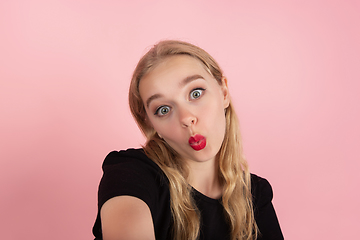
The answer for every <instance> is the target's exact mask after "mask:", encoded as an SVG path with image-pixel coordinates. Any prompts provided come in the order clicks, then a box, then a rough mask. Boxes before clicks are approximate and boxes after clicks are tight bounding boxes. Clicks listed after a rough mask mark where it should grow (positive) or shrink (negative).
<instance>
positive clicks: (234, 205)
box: [93, 41, 283, 240]
mask: <svg viewBox="0 0 360 240" xmlns="http://www.w3.org/2000/svg"><path fill="white" fill-rule="evenodd" d="M129 104H130V109H131V112H132V114H133V116H134V118H135V120H136V122H137V124H138V126H139V128H140V129H141V131H142V132H143V133H144V135H145V136H146V138H147V142H146V144H145V146H144V147H143V148H141V149H128V150H123V151H120V152H111V153H110V154H109V155H108V156H107V157H106V159H105V161H104V163H103V171H104V175H103V177H102V179H101V182H100V186H99V196H98V200H99V204H98V209H99V210H98V216H97V219H96V222H95V225H94V228H93V233H94V235H95V237H96V238H95V239H97V240H98V239H104V240H120V239H126V240H129V239H130V240H131V239H134V240H135V239H139V240H146V239H149V240H150V239H152V240H154V239H157V240H159V239H184V240H185V239H186V240H189V239H192V240H195V239H206V240H207V239H220V240H224V239H232V240H235V239H283V236H282V233H281V230H280V226H279V223H278V220H277V217H276V214H275V211H274V208H273V205H272V203H271V200H272V189H271V186H270V184H269V183H268V182H267V181H266V180H265V179H263V178H260V177H258V176H256V175H253V174H250V172H249V169H248V165H247V162H246V160H245V159H244V157H243V156H242V149H241V140H240V133H239V126H238V120H237V117H236V115H235V111H234V108H233V106H232V104H231V99H230V95H229V89H228V86H227V79H226V78H225V77H224V76H223V73H222V71H221V69H220V67H219V65H218V64H217V63H216V62H215V60H214V59H213V58H212V57H211V56H210V55H209V54H208V53H207V52H205V51H204V50H203V49H201V48H199V47H196V46H194V45H192V44H189V43H186V42H181V41H162V42H159V43H158V44H157V45H155V46H154V47H153V48H152V49H150V50H149V52H147V53H146V54H145V55H144V56H143V57H142V58H141V60H140V61H139V63H138V65H137V67H136V69H135V71H134V74H133V78H132V80H131V85H130V90H129Z"/></svg>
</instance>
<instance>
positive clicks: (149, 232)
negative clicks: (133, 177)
mask: <svg viewBox="0 0 360 240" xmlns="http://www.w3.org/2000/svg"><path fill="white" fill-rule="evenodd" d="M100 217H101V225H102V232H103V239H104V240H122V239H128V240H138V239H139V240H140V239H141V240H155V233H154V226H153V222H152V217H151V212H150V209H149V207H148V205H147V204H146V203H145V202H143V201H142V200H141V199H139V198H136V197H132V196H119V197H114V198H111V199H109V200H108V201H106V202H105V203H104V205H103V206H102V208H101V210H100Z"/></svg>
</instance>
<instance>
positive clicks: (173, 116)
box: [100, 55, 230, 240]
mask: <svg viewBox="0 0 360 240" xmlns="http://www.w3.org/2000/svg"><path fill="white" fill-rule="evenodd" d="M139 90H140V96H141V98H142V100H143V102H144V105H145V110H146V113H147V119H146V121H148V123H149V124H150V125H151V126H152V127H153V128H154V129H155V130H156V131H157V133H158V134H159V136H160V137H162V138H163V139H164V140H165V141H166V142H167V143H168V144H169V145H170V146H171V147H173V148H174V149H175V150H176V151H177V152H178V153H179V154H180V156H181V157H182V160H183V161H184V162H185V164H187V165H188V167H189V171H190V172H189V176H188V179H187V180H188V182H189V184H190V185H191V186H193V187H194V188H195V189H197V190H198V191H199V192H201V193H203V194H204V195H206V196H208V197H211V198H215V199H217V198H220V197H221V195H222V186H221V185H220V183H219V179H218V175H217V169H218V164H217V161H216V157H215V156H216V154H217V153H218V151H219V149H220V147H221V144H222V141H223V139H224V135H225V112H224V109H225V108H227V107H228V106H229V102H230V97H229V93H228V88H227V83H226V79H225V78H223V79H222V84H221V85H220V84H219V83H218V82H217V81H216V80H215V79H214V78H213V77H212V75H211V74H210V73H209V72H208V71H207V70H206V69H205V68H204V66H203V65H202V64H201V63H200V62H199V61H198V60H196V59H195V58H192V57H190V56H186V55H179V56H172V57H169V58H167V59H165V60H164V61H163V62H162V63H160V64H159V65H158V66H157V67H155V68H154V69H153V70H152V71H151V72H149V73H148V74H147V75H146V76H145V77H143V78H142V79H141V81H140V84H139ZM195 134H201V135H202V136H204V137H205V138H206V147H205V148H204V149H202V150H200V151H195V150H194V149H193V148H191V146H190V145H189V143H188V140H189V138H190V137H191V136H194V135H195ZM100 215H101V220H102V230H103V239H104V240H122V239H129V240H138V239H139V240H140V239H142V240H154V239H155V234H154V228H153V222H152V217H151V212H150V209H149V207H148V206H147V205H146V203H145V202H143V201H142V200H140V199H138V198H135V197H130V196H119V197H115V198H112V199H110V200H108V201H107V202H106V203H105V204H104V205H103V207H102V208H101V211H100Z"/></svg>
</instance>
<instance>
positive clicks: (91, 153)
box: [0, 0, 360, 240]
mask: <svg viewBox="0 0 360 240" xmlns="http://www.w3.org/2000/svg"><path fill="white" fill-rule="evenodd" d="M0 32H1V37H0V66H1V67H0V80H1V87H0V113H1V124H0V194H1V197H0V233H1V234H0V235H1V239H8V240H22V239H44V240H45V239H46V240H47V239H52V240H60V239H61V240H63V239H77V240H85V239H92V234H91V228H92V224H93V222H94V220H95V217H96V205H97V198H96V194H97V186H98V182H99V180H100V177H101V174H102V172H101V164H102V161H103V159H104V157H105V156H106V154H107V153H108V152H109V151H112V150H119V149H124V148H128V147H139V146H140V144H142V143H144V139H143V137H142V135H141V133H140V131H139V130H138V129H137V126H136V124H135V123H134V121H133V119H132V117H131V116H130V112H129V110H128V105H127V91H128V85H129V81H130V77H131V74H132V71H133V69H134V67H135V65H136V63H137V61H138V60H139V58H140V57H141V56H142V55H143V54H144V53H145V51H146V49H148V48H149V47H150V46H151V45H152V44H154V43H155V42H157V41H159V40H161V39H168V38H170V39H173V38H175V39H181V40H186V41H190V42H192V43H195V44H197V45H199V46H201V47H202V48H204V49H206V50H207V51H208V52H209V53H210V54H212V55H213V56H214V57H215V59H217V60H218V62H219V63H220V65H221V66H222V68H223V69H224V71H225V74H226V76H227V77H228V79H229V85H230V88H231V89H230V91H231V93H232V98H233V100H234V102H235V106H236V108H237V110H238V114H239V117H240V121H241V128H242V133H243V139H244V149H245V154H246V156H247V159H248V161H249V163H250V167H251V170H252V172H254V173H257V174H258V175H260V176H263V177H266V178H267V179H268V180H269V181H270V182H271V184H272V186H273V189H274V201H273V203H274V205H275V208H276V210H277V214H278V217H279V220H280V224H281V227H282V230H283V233H284V236H285V238H286V239H292V240H297V239H298V240H303V239H357V238H358V235H359V234H358V231H357V230H358V227H359V226H358V225H359V223H360V209H359V202H360V196H359V195H360V194H359V182H360V181H359V177H358V176H359V167H360V164H359V162H360V161H359V160H360V155H359V143H360V124H359V122H360V107H359V104H360V97H359V95H360V4H359V1H332V0H331V1H328V0H324V1H319V0H308V1H286V0H278V1H222V3H221V4H220V1H209V0H207V1H206V0H203V1H200V0H194V1H191V0H185V1H184V0H183V1H171V0H167V1H166V0H162V1H145V0H135V1H95V0H90V1H85V0H83V1H73V0H67V1H64V0H63V1H61V0H57V1H48V0H34V1H26V0H23V1H21V0H14V1H1V3H0Z"/></svg>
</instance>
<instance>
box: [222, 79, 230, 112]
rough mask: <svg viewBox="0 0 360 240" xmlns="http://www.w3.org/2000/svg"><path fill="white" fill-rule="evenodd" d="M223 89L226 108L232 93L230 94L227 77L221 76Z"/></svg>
mask: <svg viewBox="0 0 360 240" xmlns="http://www.w3.org/2000/svg"><path fill="white" fill-rule="evenodd" d="M221 91H222V93H223V95H224V109H225V108H227V107H228V106H229V104H230V94H229V88H228V84H227V78H226V77H222V78H221Z"/></svg>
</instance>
